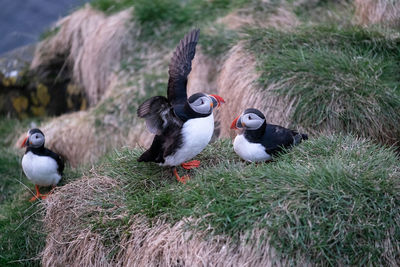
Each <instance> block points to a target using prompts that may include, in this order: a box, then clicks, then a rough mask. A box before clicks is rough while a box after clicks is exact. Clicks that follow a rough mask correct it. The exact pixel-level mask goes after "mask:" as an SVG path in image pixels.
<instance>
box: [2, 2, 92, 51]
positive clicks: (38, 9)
mask: <svg viewBox="0 0 400 267" xmlns="http://www.w3.org/2000/svg"><path fill="white" fill-rule="evenodd" d="M85 2H89V1H88V0H57V1H52V0H15V1H9V0H1V1H0V4H1V9H0V18H1V19H0V36H1V42H0V55H1V54H3V53H5V52H8V51H10V50H13V49H15V48H18V47H20V46H23V45H27V44H31V43H35V42H37V41H38V40H39V38H40V36H41V35H42V34H43V33H44V32H46V29H48V28H49V27H50V25H51V23H53V22H55V21H57V19H59V18H61V17H62V16H65V15H67V14H69V13H71V12H72V11H73V10H74V9H76V8H77V7H79V6H82V5H83V4H84V3H85Z"/></svg>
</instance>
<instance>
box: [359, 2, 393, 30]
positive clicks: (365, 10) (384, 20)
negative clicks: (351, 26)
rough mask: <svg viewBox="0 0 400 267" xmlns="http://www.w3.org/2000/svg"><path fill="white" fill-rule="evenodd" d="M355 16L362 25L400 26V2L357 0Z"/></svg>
mask: <svg viewBox="0 0 400 267" xmlns="http://www.w3.org/2000/svg"><path fill="white" fill-rule="evenodd" d="M354 6H355V18H356V21H357V22H358V23H360V24H361V25H369V24H383V25H389V26H395V27H398V26H400V2H398V1H395V0H355V1H354Z"/></svg>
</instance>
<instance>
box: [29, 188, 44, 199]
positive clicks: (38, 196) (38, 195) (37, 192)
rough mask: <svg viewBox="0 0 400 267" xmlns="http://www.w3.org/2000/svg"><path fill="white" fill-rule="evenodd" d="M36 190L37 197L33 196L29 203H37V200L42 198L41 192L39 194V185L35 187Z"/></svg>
mask: <svg viewBox="0 0 400 267" xmlns="http://www.w3.org/2000/svg"><path fill="white" fill-rule="evenodd" d="M35 190H36V195H35V196H33V197H32V198H31V199H30V200H29V202H33V201H35V200H36V199H39V198H40V196H41V194H40V192H39V186H38V185H35Z"/></svg>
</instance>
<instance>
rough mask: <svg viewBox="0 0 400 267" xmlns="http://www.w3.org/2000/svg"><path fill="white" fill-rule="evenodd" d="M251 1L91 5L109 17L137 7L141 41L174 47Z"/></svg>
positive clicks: (105, 1)
mask: <svg viewBox="0 0 400 267" xmlns="http://www.w3.org/2000/svg"><path fill="white" fill-rule="evenodd" d="M249 2H251V1H247V0H234V1H232V0H214V1H205V0H189V1H183V0H154V1H146V0H123V1H116V0H93V1H91V5H92V6H93V7H94V8H96V9H99V10H101V11H103V12H105V13H107V14H112V13H114V12H117V11H120V10H123V9H126V8H128V7H133V8H134V9H133V19H134V21H136V22H137V23H138V24H139V25H140V27H141V29H140V34H139V36H138V38H139V39H140V40H141V41H152V42H154V41H155V40H157V41H158V43H159V44H162V45H163V46H167V47H171V48H173V47H174V46H176V44H177V43H178V42H179V40H180V39H181V38H182V37H183V35H184V34H185V33H186V32H188V31H189V30H190V29H192V28H195V27H200V28H203V27H204V26H206V24H207V23H210V22H212V21H214V20H215V19H216V18H217V17H219V16H222V15H224V14H226V13H228V12H229V11H231V10H233V9H235V8H238V7H240V6H243V5H245V4H248V3H249Z"/></svg>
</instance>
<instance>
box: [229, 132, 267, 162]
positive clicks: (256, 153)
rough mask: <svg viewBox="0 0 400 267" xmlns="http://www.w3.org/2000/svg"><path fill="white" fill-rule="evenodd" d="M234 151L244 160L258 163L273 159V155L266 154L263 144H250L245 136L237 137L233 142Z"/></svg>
mask: <svg viewBox="0 0 400 267" xmlns="http://www.w3.org/2000/svg"><path fill="white" fill-rule="evenodd" d="M233 149H234V150H235V152H236V154H238V155H239V156H240V157H241V158H242V159H244V160H247V161H250V162H257V161H266V160H270V159H271V155H269V154H268V153H267V152H265V148H264V147H263V146H262V145H261V144H257V143H250V142H249V141H247V140H246V138H245V137H244V135H243V134H240V135H237V136H236V138H235V141H233Z"/></svg>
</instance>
